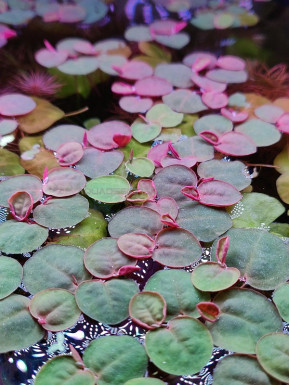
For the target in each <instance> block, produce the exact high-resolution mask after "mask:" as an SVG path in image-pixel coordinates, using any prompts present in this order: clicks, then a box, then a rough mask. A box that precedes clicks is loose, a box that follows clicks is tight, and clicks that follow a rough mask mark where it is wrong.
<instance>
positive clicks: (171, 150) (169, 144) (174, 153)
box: [168, 142, 180, 159]
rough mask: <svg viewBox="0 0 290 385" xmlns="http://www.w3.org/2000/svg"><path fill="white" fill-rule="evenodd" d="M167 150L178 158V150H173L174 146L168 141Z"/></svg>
mask: <svg viewBox="0 0 290 385" xmlns="http://www.w3.org/2000/svg"><path fill="white" fill-rule="evenodd" d="M168 151H170V152H171V155H172V156H173V157H174V158H176V159H180V156H179V154H178V152H177V151H176V150H175V148H174V147H173V146H172V144H171V142H169V143H168Z"/></svg>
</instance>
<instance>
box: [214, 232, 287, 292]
mask: <svg viewBox="0 0 290 385" xmlns="http://www.w3.org/2000/svg"><path fill="white" fill-rule="evenodd" d="M225 236H229V237H230V246H229V249H228V253H227V260H226V263H227V266H230V267H236V268H237V269H239V270H240V272H241V276H242V277H244V278H245V280H246V282H247V283H248V284H249V285H251V286H252V287H254V288H256V289H260V290H273V289H275V288H277V287H278V286H279V285H280V284H281V283H284V282H285V281H286V280H287V279H288V263H289V262H288V250H287V247H286V245H285V244H284V243H283V241H282V240H281V239H280V238H278V237H276V236H275V235H272V234H270V233H268V232H267V231H264V230H256V229H230V230H229V231H228V232H227V233H226V234H225ZM216 247H217V240H216V241H215V242H214V244H213V249H212V255H213V260H216V257H215V253H216ZM281 266H283V269H281Z"/></svg>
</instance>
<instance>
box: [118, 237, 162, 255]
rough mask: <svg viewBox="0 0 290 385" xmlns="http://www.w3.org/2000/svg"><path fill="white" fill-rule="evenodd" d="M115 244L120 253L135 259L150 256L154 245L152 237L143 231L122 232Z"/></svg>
mask: <svg viewBox="0 0 290 385" xmlns="http://www.w3.org/2000/svg"><path fill="white" fill-rule="evenodd" d="M117 244H118V247H119V249H120V250H121V251H122V253H124V254H126V255H128V256H129V257H133V258H137V259H142V258H150V257H151V256H152V252H153V250H154V247H155V241H154V239H152V238H150V237H149V236H148V235H146V234H143V233H127V234H124V235H122V236H121V237H120V238H119V239H118V241H117Z"/></svg>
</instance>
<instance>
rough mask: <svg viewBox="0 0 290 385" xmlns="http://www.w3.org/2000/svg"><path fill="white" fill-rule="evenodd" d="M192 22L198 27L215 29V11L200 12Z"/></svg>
mask: <svg viewBox="0 0 290 385" xmlns="http://www.w3.org/2000/svg"><path fill="white" fill-rule="evenodd" d="M190 22H191V24H192V25H194V26H195V27H196V28H199V29H202V30H210V29H214V13H213V12H207V11H206V12H202V13H201V12H200V13H198V14H197V15H196V16H195V17H194V18H193V19H191V21H190Z"/></svg>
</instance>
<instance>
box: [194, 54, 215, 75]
mask: <svg viewBox="0 0 290 385" xmlns="http://www.w3.org/2000/svg"><path fill="white" fill-rule="evenodd" d="M210 64H211V60H210V59H209V58H208V57H206V56H204V57H202V56H200V57H198V58H196V60H195V62H194V63H193V64H192V67H191V69H192V71H193V72H200V71H202V70H204V69H205V68H206V67H208V66H209V65H210Z"/></svg>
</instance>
